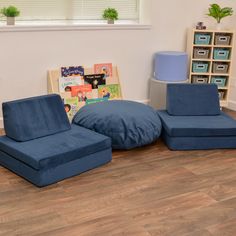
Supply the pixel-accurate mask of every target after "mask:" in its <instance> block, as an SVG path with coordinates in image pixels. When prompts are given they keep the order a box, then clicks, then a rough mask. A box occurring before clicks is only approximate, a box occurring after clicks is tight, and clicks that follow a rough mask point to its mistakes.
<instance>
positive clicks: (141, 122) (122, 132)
mask: <svg viewBox="0 0 236 236" xmlns="http://www.w3.org/2000/svg"><path fill="white" fill-rule="evenodd" d="M73 123H74V124H77V125H80V126H83V127H85V128H88V129H91V130H94V131H96V132H98V133H101V134H104V135H106V136H108V137H110V138H111V139H112V147H113V149H131V148H135V147H140V146H143V145H146V144H150V143H152V142H154V141H155V140H157V139H158V138H159V136H160V134H161V127H162V125H161V121H160V118H159V116H158V114H157V112H156V111H155V110H154V109H153V108H151V107H150V106H147V105H144V104H141V103H137V102H131V101H106V102H102V103H96V104H90V105H87V106H84V107H83V108H81V109H80V110H79V111H78V113H77V114H76V115H75V117H74V119H73Z"/></svg>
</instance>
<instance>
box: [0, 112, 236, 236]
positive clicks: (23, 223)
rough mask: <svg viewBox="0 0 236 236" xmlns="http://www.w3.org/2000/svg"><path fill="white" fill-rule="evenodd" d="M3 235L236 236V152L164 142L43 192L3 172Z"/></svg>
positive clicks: (0, 176)
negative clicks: (172, 145) (172, 148)
mask: <svg viewBox="0 0 236 236" xmlns="http://www.w3.org/2000/svg"><path fill="white" fill-rule="evenodd" d="M228 112H229V111H228ZM229 113H230V114H231V115H233V116H234V117H236V112H229ZM1 132H2V133H3V131H1ZM0 235H1V236H15V235H18V236H19V235H24V236H28V235H29V236H31V235H32V236H35V235H37V236H39V235H40V236H48V235H49V236H54V235H55V236H121V235H122V236H126V235H127V236H190V235H191V236H212V235H215V236H235V235H236V150H209V151H177V152H173V151H170V150H168V149H167V147H166V146H165V145H164V144H163V143H162V142H161V141H158V142H157V143H155V144H153V145H151V146H147V147H143V148H139V149H135V150H132V151H115V152H113V161H112V162H111V163H110V164H108V165H106V166H103V167H100V168H98V169H95V170H92V171H90V172H87V173H84V174H81V175H80V176H77V177H73V178H70V179H67V180H65V181H62V182H60V183H57V184H54V185H52V186H49V187H46V188H41V189H40V188H36V187H34V186H33V185H32V184H30V183H28V182H27V181H25V180H24V179H22V178H20V177H18V176H16V175H15V174H13V173H12V172H10V171H8V170H6V169H5V168H2V167H0Z"/></svg>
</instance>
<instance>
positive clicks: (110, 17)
mask: <svg viewBox="0 0 236 236" xmlns="http://www.w3.org/2000/svg"><path fill="white" fill-rule="evenodd" d="M102 17H103V19H105V20H107V23H108V24H114V22H115V20H118V11H117V10H116V9H115V8H106V9H105V10H104V12H103V15H102Z"/></svg>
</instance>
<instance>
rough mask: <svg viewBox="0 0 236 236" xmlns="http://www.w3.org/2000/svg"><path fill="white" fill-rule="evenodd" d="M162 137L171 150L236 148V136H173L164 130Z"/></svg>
mask: <svg viewBox="0 0 236 236" xmlns="http://www.w3.org/2000/svg"><path fill="white" fill-rule="evenodd" d="M162 137H163V139H164V141H165V143H166V145H167V146H168V148H169V149H171V150H178V151H179V150H207V149H226V148H229V149H230V148H236V136H215V137H214V136H210V137H171V136H169V135H168V134H167V132H165V131H163V134H162Z"/></svg>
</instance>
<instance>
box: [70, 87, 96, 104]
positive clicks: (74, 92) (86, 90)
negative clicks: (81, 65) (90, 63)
mask: <svg viewBox="0 0 236 236" xmlns="http://www.w3.org/2000/svg"><path fill="white" fill-rule="evenodd" d="M71 97H76V98H77V99H78V101H79V102H85V101H86V100H87V99H90V98H92V97H93V95H92V85H91V84H84V85H78V86H71Z"/></svg>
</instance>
